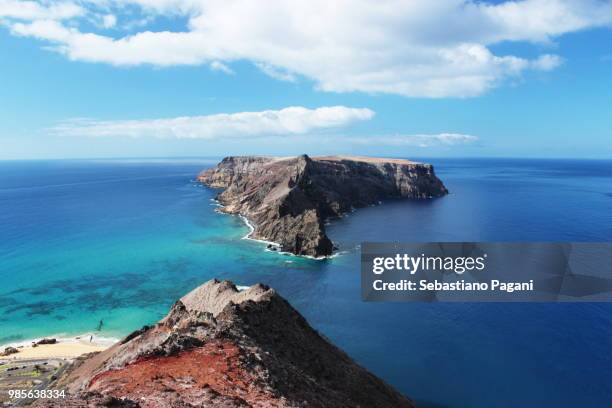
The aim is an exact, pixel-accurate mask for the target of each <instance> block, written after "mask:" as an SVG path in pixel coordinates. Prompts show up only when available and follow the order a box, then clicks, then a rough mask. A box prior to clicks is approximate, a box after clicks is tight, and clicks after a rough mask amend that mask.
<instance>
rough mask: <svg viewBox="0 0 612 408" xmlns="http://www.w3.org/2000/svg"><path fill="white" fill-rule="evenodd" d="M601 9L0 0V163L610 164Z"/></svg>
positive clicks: (573, 4)
mask: <svg viewBox="0 0 612 408" xmlns="http://www.w3.org/2000/svg"><path fill="white" fill-rule="evenodd" d="M611 74H612V0H522V1H471V0H441V1H438V2H432V1H431V0H381V1H377V2H373V1H370V0H367V1H366V0H335V1H333V2H330V1H328V0H310V1H308V2H304V1H293V0H282V1H281V0H279V1H275V2H256V1H250V0H28V1H21V0H0V159H2V160H13V159H57V158H97V157H104V158H108V157H118V158H120V157H195V156H224V155H234V154H270V155H289V154H301V153H307V154H314V155H316V154H366V155H382V156H393V157H408V158H410V157H417V158H418V157H530V158H531V157H543V158H557V157H562V158H603V159H610V158H612V75H611Z"/></svg>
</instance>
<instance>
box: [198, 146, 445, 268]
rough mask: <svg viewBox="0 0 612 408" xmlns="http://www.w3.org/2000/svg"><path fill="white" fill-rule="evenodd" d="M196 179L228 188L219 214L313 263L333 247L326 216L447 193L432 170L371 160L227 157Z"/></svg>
mask: <svg viewBox="0 0 612 408" xmlns="http://www.w3.org/2000/svg"><path fill="white" fill-rule="evenodd" d="M198 180H199V181H200V182H202V183H204V184H206V185H207V186H210V187H213V188H222V189H224V190H223V192H221V193H220V194H219V195H218V197H217V199H218V200H219V202H220V203H221V204H223V206H224V207H223V208H222V209H221V211H223V212H226V213H229V214H240V215H242V216H244V217H246V218H247V219H248V220H249V221H250V223H251V224H252V225H253V228H254V231H253V232H252V234H251V237H252V238H255V239H260V240H265V241H272V242H275V243H277V244H278V245H279V246H280V248H281V250H283V251H287V252H291V253H294V254H296V255H307V256H315V257H320V256H327V255H330V254H331V253H332V251H333V249H334V248H333V245H332V242H331V241H330V239H329V238H328V237H327V235H326V234H325V226H324V222H325V220H326V219H328V218H333V217H338V216H341V215H342V214H344V213H346V212H349V211H351V210H352V209H354V208H359V207H365V206H368V205H372V204H378V203H380V201H381V200H384V199H389V198H431V197H440V196H443V195H445V194H447V193H448V191H447V190H446V188H445V187H444V185H443V184H442V182H441V181H440V180H439V179H438V178H437V177H436V175H435V174H434V170H433V166H431V165H429V164H422V163H414V162H410V161H407V160H398V159H377V158H369V157H336V156H329V157H313V158H310V157H308V156H306V155H302V156H298V157H289V158H277V157H251V156H245V157H227V158H225V159H223V160H222V161H221V162H220V163H219V164H218V165H217V166H216V167H215V168H213V169H209V170H206V171H204V172H202V173H201V174H200V175H199V176H198Z"/></svg>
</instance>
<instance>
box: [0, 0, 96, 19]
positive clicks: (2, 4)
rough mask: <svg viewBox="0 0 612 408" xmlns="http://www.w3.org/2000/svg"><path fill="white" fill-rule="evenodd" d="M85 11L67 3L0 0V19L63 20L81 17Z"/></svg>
mask: <svg viewBox="0 0 612 408" xmlns="http://www.w3.org/2000/svg"><path fill="white" fill-rule="evenodd" d="M83 14H85V10H84V9H83V8H81V7H80V6H78V5H76V4H75V3H72V2H69V1H51V2H38V1H21V0H0V18H10V19H17V20H39V19H55V20H63V19H69V18H73V17H78V16H82V15H83Z"/></svg>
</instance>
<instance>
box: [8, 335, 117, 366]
mask: <svg viewBox="0 0 612 408" xmlns="http://www.w3.org/2000/svg"><path fill="white" fill-rule="evenodd" d="M90 336H92V337H93V338H92V340H91V341H90ZM42 339H55V340H56V341H57V342H56V343H54V344H39V345H36V347H33V344H34V343H36V342H38V341H40V340H42ZM119 340H120V339H118V338H114V337H103V336H97V335H95V334H94V333H84V334H81V335H76V336H72V337H65V336H64V337H60V336H46V337H40V338H34V339H28V340H22V341H19V342H14V343H8V344H3V345H0V351H2V352H3V351H4V350H5V349H6V348H8V347H13V348H16V349H17V350H19V351H18V352H17V353H14V354H9V355H8V356H0V360H2V361H15V360H31V359H51V358H68V359H72V358H76V357H79V356H81V355H83V354H87V353H93V352H99V351H104V350H106V349H107V348H109V347H112V346H113V345H114V344H116V343H117V342H119Z"/></svg>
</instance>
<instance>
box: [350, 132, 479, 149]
mask: <svg viewBox="0 0 612 408" xmlns="http://www.w3.org/2000/svg"><path fill="white" fill-rule="evenodd" d="M347 140H348V141H349V142H351V143H354V144H361V145H376V146H381V145H385V146H416V147H435V146H457V145H467V144H471V143H475V142H477V141H478V137H477V136H472V135H464V134H460V133H440V134H434V135H394V136H376V137H350V138H347Z"/></svg>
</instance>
